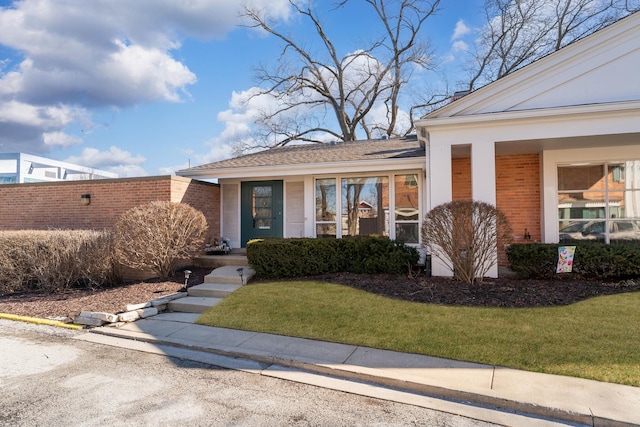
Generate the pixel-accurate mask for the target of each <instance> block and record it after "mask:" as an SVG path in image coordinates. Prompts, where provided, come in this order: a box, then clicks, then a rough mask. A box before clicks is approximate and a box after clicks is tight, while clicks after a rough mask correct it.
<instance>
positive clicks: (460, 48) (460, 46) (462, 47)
mask: <svg viewBox="0 0 640 427" xmlns="http://www.w3.org/2000/svg"><path fill="white" fill-rule="evenodd" d="M451 49H452V50H453V51H454V52H468V51H469V45H467V44H466V43H465V42H463V41H462V40H458V41H455V42H453V44H452V45H451Z"/></svg>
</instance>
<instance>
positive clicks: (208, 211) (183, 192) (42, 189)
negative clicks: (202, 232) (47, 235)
mask: <svg viewBox="0 0 640 427" xmlns="http://www.w3.org/2000/svg"><path fill="white" fill-rule="evenodd" d="M83 194H90V195H91V204H90V205H88V206H85V205H83V204H82V201H81V199H80V196H81V195H83ZM155 200H170V201H172V202H178V203H187V204H189V205H191V206H192V207H194V208H196V209H198V210H200V211H201V212H202V213H204V215H205V217H206V218H207V222H208V223H209V233H208V234H209V237H211V236H218V235H219V234H220V187H219V186H218V185H217V184H212V183H207V182H202V181H195V180H192V179H189V178H184V177H177V176H155V177H143V178H120V179H103V180H92V181H66V182H46V183H44V182H43V183H33V184H5V185H0V230H46V229H51V228H58V229H93V230H102V229H112V228H113V227H114V226H115V224H116V222H117V221H118V218H119V217H120V215H122V213H124V212H125V211H127V210H128V209H130V208H133V207H135V206H139V205H142V204H145V203H148V202H151V201H155Z"/></svg>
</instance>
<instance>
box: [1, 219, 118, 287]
mask: <svg viewBox="0 0 640 427" xmlns="http://www.w3.org/2000/svg"><path fill="white" fill-rule="evenodd" d="M0 271H1V272H2V274H1V275H0V294H9V293H13V292H24V291H43V292H54V291H59V290H63V289H67V288H71V287H79V286H85V287H96V286H108V285H113V284H115V283H116V282H117V281H118V276H117V271H116V267H115V263H114V259H113V235H112V233H109V232H106V231H88V230H52V231H40V230H37V231H34V230H25V231H2V232H0Z"/></svg>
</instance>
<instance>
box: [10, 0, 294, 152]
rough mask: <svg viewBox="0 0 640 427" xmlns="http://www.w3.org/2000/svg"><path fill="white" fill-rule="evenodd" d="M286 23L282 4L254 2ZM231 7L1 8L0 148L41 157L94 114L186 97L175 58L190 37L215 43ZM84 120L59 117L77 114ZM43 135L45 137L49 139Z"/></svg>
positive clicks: (102, 4) (229, 0)
mask: <svg viewBox="0 0 640 427" xmlns="http://www.w3.org/2000/svg"><path fill="white" fill-rule="evenodd" d="M249 4H250V5H253V6H256V7H264V8H265V10H267V11H268V13H269V14H270V15H271V16H274V17H278V18H286V17H287V16H288V13H289V7H290V4H289V2H288V1H287V0H250V1H249ZM240 11H241V2H238V1H237V0H195V1H190V2H178V1H175V0H136V1H134V2H131V1H127V0H91V1H89V2H87V1H85V0H65V1H56V0H22V1H14V2H13V3H11V5H9V6H4V7H0V28H2V30H1V31H0V45H2V46H4V47H6V48H8V51H10V52H15V53H16V55H17V56H15V57H13V58H8V59H7V58H0V113H7V114H0V144H2V147H3V150H5V149H6V147H7V146H11V147H21V148H22V151H30V152H46V151H48V150H50V149H51V147H57V146H68V145H69V144H77V143H79V140H80V139H79V138H78V137H73V136H71V135H67V137H64V138H63V137H62V135H64V134H65V132H64V131H65V127H66V126H68V125H69V124H71V123H73V122H75V121H76V120H77V119H79V117H80V116H83V120H84V124H86V123H88V120H87V117H90V114H91V111H92V110H93V109H94V108H109V107H118V108H122V107H130V106H134V105H136V104H139V103H150V102H158V101H168V102H178V101H181V100H182V99H184V98H185V97H188V88H189V86H190V85H193V84H194V83H195V82H196V81H197V76H196V75H195V74H194V73H193V72H192V71H191V70H190V69H189V68H188V67H187V65H185V64H184V63H183V62H182V58H181V57H180V56H179V54H178V53H179V49H180V48H181V42H182V40H184V39H185V38H187V37H197V38H201V39H212V38H221V37H223V36H224V35H226V34H227V33H228V32H229V31H231V30H232V29H234V28H235V27H236V25H237V24H238V23H239V22H240V20H241V18H240ZM80 111H82V112H83V114H81V115H80V116H77V117H76V116H73V114H72V115H71V116H68V118H69V119H68V120H67V119H65V117H61V116H59V115H60V114H62V115H63V116H64V115H65V114H68V113H69V112H71V113H77V112H80ZM45 134H46V135H47V136H46V137H45Z"/></svg>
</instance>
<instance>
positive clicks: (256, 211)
mask: <svg viewBox="0 0 640 427" xmlns="http://www.w3.org/2000/svg"><path fill="white" fill-rule="evenodd" d="M241 193H242V194H241V196H242V197H241V203H242V206H241V214H240V215H241V227H242V247H245V246H246V245H247V242H248V241H249V240H251V239H264V238H267V237H282V210H283V203H282V181H253V182H243V183H242V187H241Z"/></svg>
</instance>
